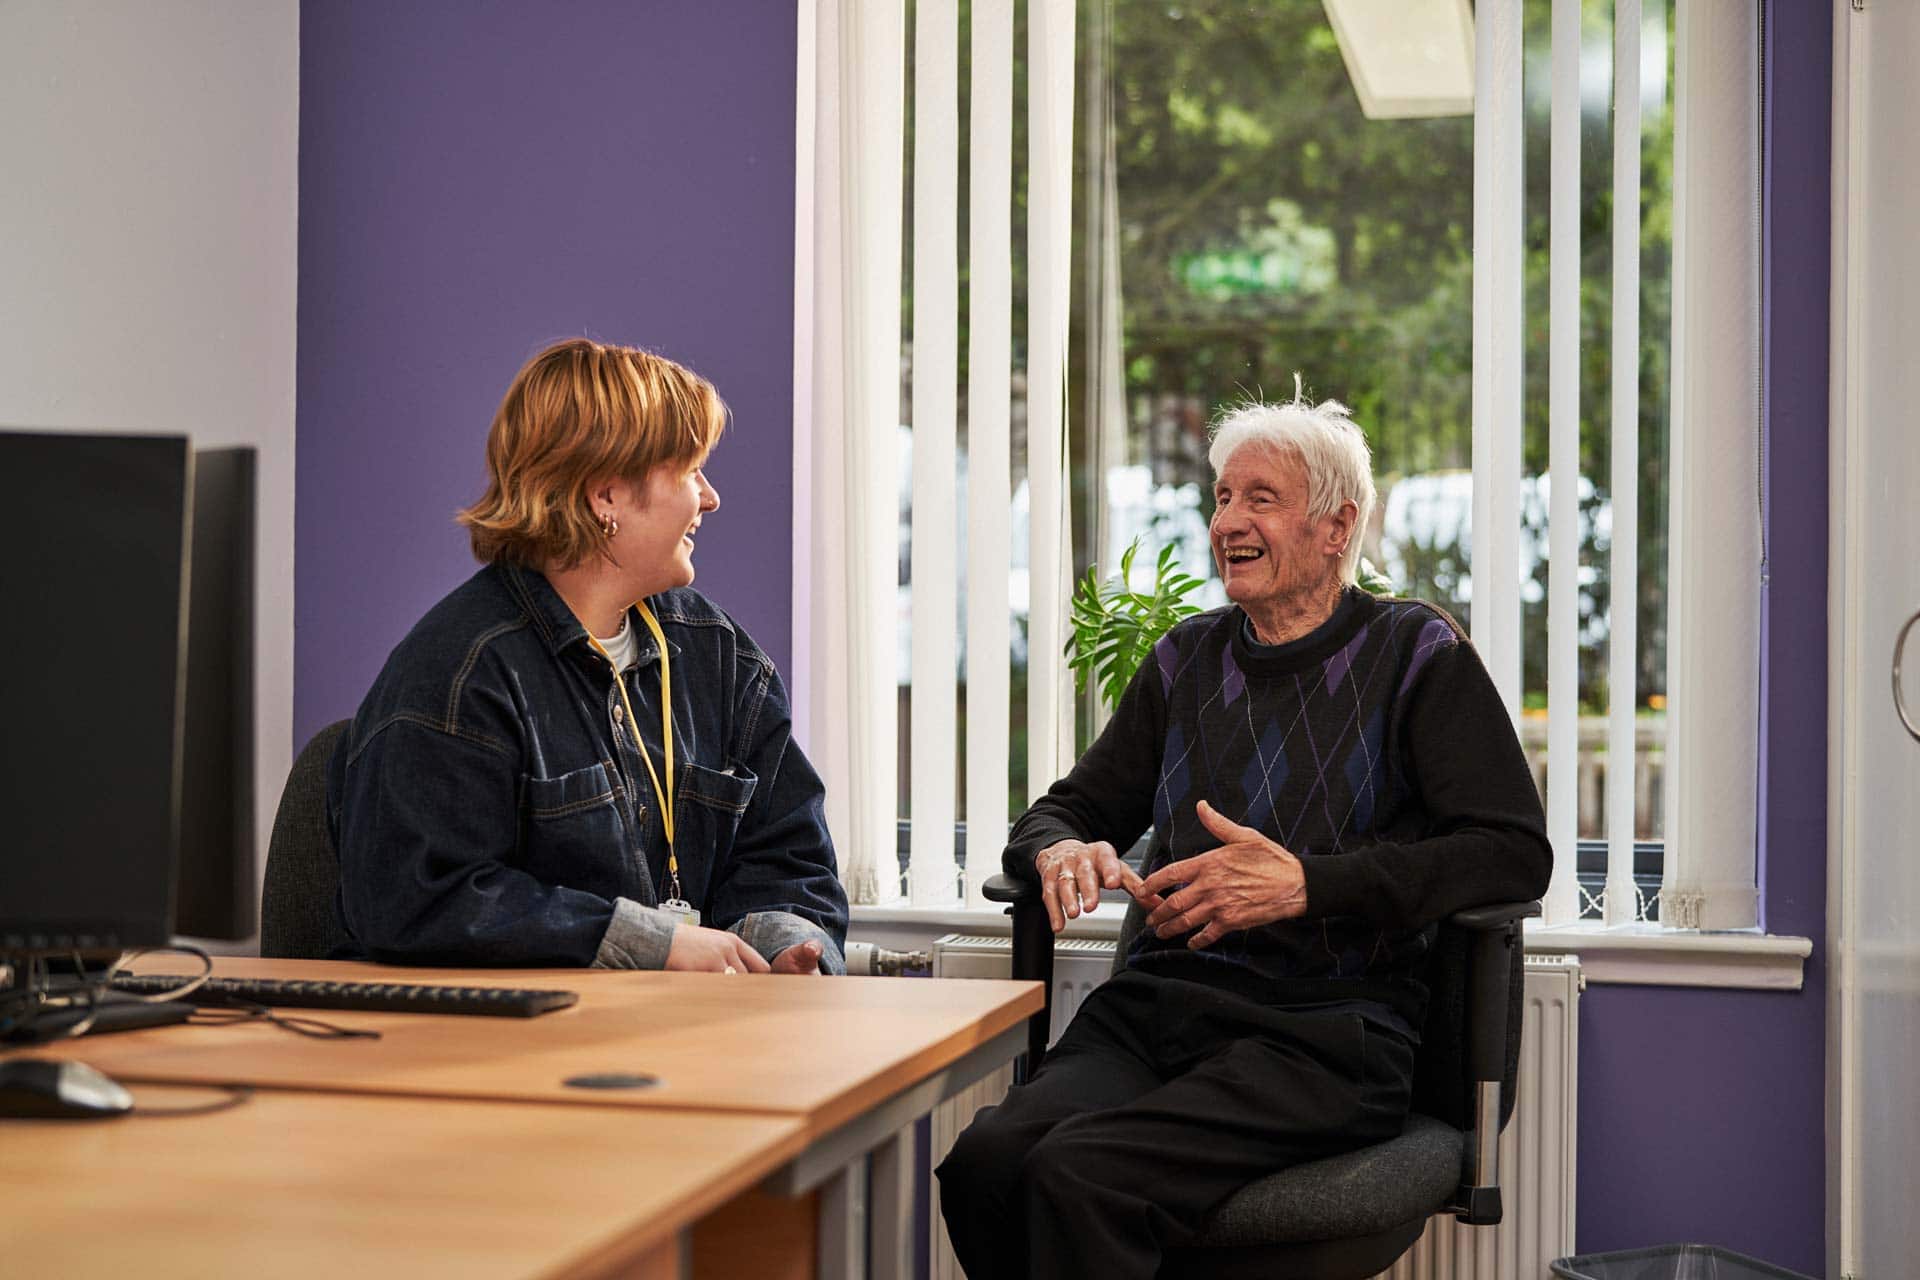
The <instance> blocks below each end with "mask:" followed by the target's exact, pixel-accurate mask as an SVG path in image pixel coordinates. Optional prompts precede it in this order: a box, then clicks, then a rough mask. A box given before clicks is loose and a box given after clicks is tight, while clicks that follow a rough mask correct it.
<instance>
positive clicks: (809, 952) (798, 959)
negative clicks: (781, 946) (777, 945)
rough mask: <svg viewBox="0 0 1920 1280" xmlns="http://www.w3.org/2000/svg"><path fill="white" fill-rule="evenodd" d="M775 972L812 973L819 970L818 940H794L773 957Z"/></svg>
mask: <svg viewBox="0 0 1920 1280" xmlns="http://www.w3.org/2000/svg"><path fill="white" fill-rule="evenodd" d="M773 971H774V972H775V973H813V974H817V973H819V972H820V944H819V943H818V942H796V943H794V944H793V945H792V946H790V947H788V948H787V949H786V950H785V951H782V952H780V954H778V955H776V956H775V957H774V958H773Z"/></svg>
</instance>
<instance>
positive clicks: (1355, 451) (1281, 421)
mask: <svg viewBox="0 0 1920 1280" xmlns="http://www.w3.org/2000/svg"><path fill="white" fill-rule="evenodd" d="M1249 445H1251V446H1254V447H1258V448H1264V449H1266V450H1268V451H1270V452H1272V453H1274V454H1277V455H1280V456H1283V457H1293V458H1297V459H1298V460H1299V462H1300V465H1301V466H1302V467H1304V468H1305V469H1306V472H1307V514H1308V515H1309V516H1310V517H1311V518H1313V519H1315V520H1318V519H1320V518H1321V517H1322V516H1328V515H1332V514H1333V513H1334V512H1335V511H1338V510H1339V509H1340V504H1341V503H1342V502H1351V503H1353V505H1354V506H1355V507H1356V508H1357V514H1356V515H1355V516H1354V521H1353V536H1352V537H1350V538H1348V539H1347V550H1346V554H1344V555H1343V556H1341V557H1340V580H1341V581H1342V582H1346V583H1348V584H1351V583H1352V582H1353V581H1354V580H1355V577H1356V574H1357V572H1358V570H1359V567H1360V538H1361V535H1362V534H1363V533H1364V532H1365V531H1366V528H1367V520H1368V518H1369V517H1370V516H1371V515H1372V514H1373V455H1372V453H1371V451H1369V450H1368V448H1367V439H1366V437H1365V436H1364V435H1362V434H1361V433H1360V428H1359V427H1358V426H1357V425H1355V423H1354V421H1353V419H1352V417H1350V416H1349V411H1348V409H1347V406H1345V405H1343V404H1341V403H1340V402H1339V401H1338V400H1322V401H1321V402H1320V403H1319V404H1314V403H1313V402H1312V401H1310V400H1307V399H1306V398H1305V396H1304V395H1303V394H1302V391H1301V386H1300V375H1299V374H1297V373H1296V374H1295V375H1294V376H1293V402H1292V403H1291V404H1263V403H1261V402H1260V401H1258V400H1249V401H1247V402H1245V403H1243V404H1239V405H1236V406H1234V407H1233V408H1231V409H1229V410H1228V411H1227V412H1226V413H1224V414H1222V415H1221V417H1220V420H1219V421H1218V422H1216V423H1214V426H1213V446H1212V448H1210V449H1209V450H1208V451H1207V461H1208V462H1209V463H1211V464H1212V466H1213V474H1214V475H1215V476H1216V477H1217V476H1219V474H1220V470H1221V468H1223V467H1225V466H1226V465H1227V460H1228V459H1229V458H1231V457H1233V455H1234V454H1236V453H1238V452H1239V451H1240V450H1242V449H1244V448H1247V447H1248V446H1249Z"/></svg>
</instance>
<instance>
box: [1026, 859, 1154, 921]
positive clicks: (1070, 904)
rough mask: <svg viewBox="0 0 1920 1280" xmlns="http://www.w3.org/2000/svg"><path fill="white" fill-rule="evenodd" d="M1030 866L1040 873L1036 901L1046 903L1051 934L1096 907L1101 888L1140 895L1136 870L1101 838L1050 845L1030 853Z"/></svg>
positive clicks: (1098, 902) (1137, 896)
mask: <svg viewBox="0 0 1920 1280" xmlns="http://www.w3.org/2000/svg"><path fill="white" fill-rule="evenodd" d="M1033 866H1034V870H1035V871H1037V872H1039V873H1040V900H1041V901H1042V902H1044V903H1045V904H1046V907H1047V919H1048V920H1049V921H1050V922H1051V923H1052V924H1053V931H1054V932H1055V933H1058V932H1060V931H1061V930H1062V929H1064V928H1066V927H1067V921H1069V920H1072V919H1074V918H1076V917H1078V916H1079V915H1080V914H1081V913H1082V912H1087V911H1092V910H1094V909H1095V908H1096V907H1098V906H1099V905H1100V890H1101V888H1102V887H1105V888H1108V889H1125V890H1126V891H1127V892H1128V893H1129V894H1131V895H1133V896H1134V897H1135V898H1139V897H1140V875H1139V873H1138V872H1136V871H1135V870H1134V869H1133V868H1132V867H1130V866H1128V865H1127V864H1126V863H1124V862H1122V861H1120V855H1119V853H1118V852H1117V851H1115V849H1114V847H1113V845H1112V844H1111V843H1109V842H1108V841H1105V840H1096V841H1094V842H1093V843H1092V844H1087V843H1084V842H1082V841H1079V840H1062V841H1060V842H1059V843H1057V844H1050V845H1048V846H1047V847H1046V848H1044V849H1042V850H1041V851H1040V852H1039V853H1038V854H1036V855H1035V856H1034V859H1033ZM1148 905H1149V906H1151V905H1153V904H1151V903H1149V904H1148Z"/></svg>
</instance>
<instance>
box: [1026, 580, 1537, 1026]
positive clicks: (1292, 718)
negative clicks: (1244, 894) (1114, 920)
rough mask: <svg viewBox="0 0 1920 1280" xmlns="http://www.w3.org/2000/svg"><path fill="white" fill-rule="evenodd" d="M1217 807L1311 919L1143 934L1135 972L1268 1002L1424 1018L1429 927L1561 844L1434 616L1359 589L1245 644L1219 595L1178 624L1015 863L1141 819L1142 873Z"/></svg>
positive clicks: (1494, 709) (1519, 888) (1240, 616)
mask: <svg viewBox="0 0 1920 1280" xmlns="http://www.w3.org/2000/svg"><path fill="white" fill-rule="evenodd" d="M1202 799H1205V800H1207V801H1208V802H1209V803H1210V804H1211V805H1212V806H1213V807H1214V808H1215V809H1217V810H1218V811H1219V812H1221V813H1222V814H1224V815H1226V816H1227V817H1228V818H1231V819H1232V820H1233V821H1235V822H1238V823H1240V824H1242V825H1245V826H1249V827H1253V828H1256V829H1257V830H1259V831H1260V832H1261V833H1262V834H1263V835H1265V836H1267V837H1268V838H1270V839H1272V840H1274V841H1276V842H1278V843H1279V844H1280V845H1282V846H1283V847H1284V848H1286V849H1287V850H1289V851H1290V852H1291V853H1292V854H1293V855H1294V856H1295V857H1297V858H1299V859H1300V861H1301V864H1302V871H1303V873H1304V876H1305V879H1306V891H1307V893H1306V896H1307V903H1306V914H1305V915H1304V916H1301V917H1297V918H1293V919H1287V920H1280V921H1276V922H1274V923H1271V924H1266V925H1262V926H1259V927H1256V928H1252V929H1245V930H1241V931H1238V932H1235V933H1230V934H1228V935H1227V936H1226V937H1224V938H1222V939H1220V940H1219V941H1218V942H1216V943H1214V944H1213V945H1212V946H1210V947H1207V948H1204V949H1192V948H1190V947H1189V946H1188V945H1187V944H1188V941H1189V939H1190V937H1191V935H1188V934H1183V935H1178V936H1175V937H1170V938H1159V937H1156V936H1155V935H1154V934H1153V932H1152V931H1150V930H1143V931H1142V932H1141V934H1140V935H1139V936H1138V937H1137V938H1136V939H1135V940H1134V942H1133V945H1132V948H1131V950H1130V952H1129V954H1128V956H1127V963H1128V965H1129V966H1130V967H1135V968H1139V969H1142V970H1145V971H1149V972H1153V973H1158V974H1161V975H1163V976H1167V977H1178V978H1185V979H1189V980H1192V981H1198V982H1203V983H1208V984H1210V985H1214V986H1220V987H1226V988H1229V989H1233V990H1236V991H1239V992H1241V993H1242V994H1245V995H1247V996H1248V997H1250V998H1253V999H1256V1000H1259V1001H1261V1002H1262V1003H1272V1004H1297V1003H1312V1002H1318V1001H1325V1000H1332V999H1351V998H1363V999H1374V1000H1380V1001H1383V1002H1386V1003H1389V1004H1391V1005H1393V1006H1394V1007H1395V1008H1397V1009H1398V1010H1399V1011H1400V1012H1401V1013H1402V1014H1403V1015H1404V1016H1406V1017H1407V1018H1408V1020H1409V1021H1410V1022H1412V1023H1413V1024H1414V1025H1415V1026H1417V1025H1419V1020H1420V1017H1421V1014H1422V1011H1423V1009H1424V1002H1425V994H1426V993H1425V988H1424V985H1423V984H1422V983H1421V981H1420V973H1421V967H1422V960H1423V957H1424V956H1425V954H1426V951H1427V949H1428V947H1429V946H1430V944H1431V941H1432V937H1433V933H1434V929H1435V927H1436V922H1437V921H1438V920H1439V919H1440V918H1441V917H1443V916H1444V915H1446V914H1448V913H1449V912H1451V911H1454V910H1458V909H1460V908H1461V907H1466V906H1473V905H1479V904H1482V903H1486V902H1491V901H1499V900H1504V899H1525V898H1531V897H1536V896H1538V895H1539V894H1540V893H1541V892H1543V891H1544V889H1545V886H1546V876H1547V870H1548V868H1549V866H1550V863H1551V855H1550V852H1549V850H1548V847H1547V842H1546V834H1545V821H1544V818H1543V815H1542V813H1541V809H1540V800H1539V796H1538V793H1537V792H1536V791H1535V789H1534V785H1533V781H1532V776H1531V774H1530V773H1529V771H1528V769H1527V766H1526V762H1525V759H1524V757H1523V755H1522V753H1521V750H1520V746H1519V742H1518V740H1517V739H1516V737H1515V735H1514V731H1513V725H1512V722H1511V720H1510V719H1509V718H1508V715H1507V712H1506V709H1505V707H1504V705H1503V704H1502V703H1501V701H1500V698H1499V696H1498V694H1497V693H1496V691H1495V690H1494V688H1493V684H1492V682H1491V680H1490V679H1489V678H1488V676H1487V673H1486V670H1485V668H1484V667H1483V666H1482V664H1481V662H1480V660H1479V657H1478V655H1477V654H1476V653H1475V652H1474V650H1473V647H1472V645H1471V644H1470V643H1469V642H1468V641H1467V639H1466V637H1465V636H1464V635H1463V634H1462V633H1461V631H1460V629H1459V628H1458V626H1456V625H1455V623H1454V622H1453V620H1452V619H1451V618H1449V617H1448V616H1447V615H1446V614H1445V613H1443V612H1441V611H1440V610H1439V609H1436V608H1435V607H1433V606H1432V605H1428V604H1425V603H1421V602H1418V601H1408V600H1389V599H1380V598H1376V597H1374V596H1371V595H1368V594H1366V593H1365V592H1362V591H1360V590H1359V589H1357V588H1349V589H1348V590H1347V591H1346V592H1345V593H1344V594H1343V595H1342V597H1341V599H1340V602H1339V604H1338V605H1337V607H1336V608H1335V610H1334V613H1333V615H1332V616H1331V617H1330V618H1329V619H1328V620H1327V621H1326V622H1325V623H1324V624H1322V625H1321V626H1320V627H1319V628H1317V629H1316V630H1315V631H1313V632H1312V633H1311V634H1309V635H1307V636H1304V637H1302V638H1300V639H1298V640H1295V641H1292V642H1290V643H1287V644H1282V645H1264V644H1259V643H1258V642H1256V641H1255V640H1254V639H1253V636H1252V633H1251V628H1250V627H1249V626H1248V624H1247V619H1246V615H1245V614H1244V613H1243V612H1242V611H1241V610H1240V609H1239V608H1238V607H1237V606H1229V607H1227V608H1224V609H1216V610H1214V611H1212V612H1209V613H1204V614H1201V615H1199V616H1197V617H1193V618H1190V619H1187V620H1186V621H1185V622H1182V623H1181V624H1179V625H1178V626H1176V627H1174V628H1173V629H1172V630H1171V631H1169V632H1168V633H1167V634H1166V635H1165V636H1164V637H1162V638H1161V640H1160V641H1159V643H1158V644H1157V645H1156V646H1155V648H1154V650H1153V654H1152V657H1151V658H1150V659H1149V660H1148V661H1147V662H1145V663H1143V664H1142V666H1141V669H1140V671H1139V672H1138V673H1137V674H1136V675H1135V677H1134V679H1133V681H1132V683H1131V684H1130V685H1129V687H1128V689H1127V691H1126V693H1125V695H1124V696H1123V697H1122V699H1121V701H1120V705H1119V706H1118V708H1116V710H1115V714H1114V718H1113V719H1112V721H1111V722H1110V723H1109V724H1108V726H1107V728H1106V730H1105V731H1104V732H1103V733H1102V734H1101V736H1100V738H1099V740H1098V741H1097V742H1096V743H1095V744H1094V745H1093V746H1092V747H1091V748H1089V749H1088V751H1087V753H1086V755H1085V756H1084V757H1082V759H1081V760H1080V762H1079V763H1078V764H1077V765H1076V766H1075V767H1074V769H1073V771H1072V772H1071V773H1070V774H1069V775H1068V776H1067V777H1066V778H1064V779H1062V780H1061V781H1060V782H1059V783H1056V784H1055V785H1054V787H1053V788H1052V789H1051V790H1049V792H1048V793H1047V795H1046V796H1045V797H1043V798H1041V799H1040V800H1039V801H1037V802H1035V804H1034V805H1033V807H1032V808H1031V809H1029V810H1028V812H1027V813H1026V814H1025V815H1023V816H1022V817H1021V819H1020V820H1019V822H1018V823H1016V824H1015V826H1014V830H1013V832H1012V836H1011V840H1010V843H1009V846H1008V849H1007V852H1006V856H1005V861H1006V865H1007V869H1008V870H1009V872H1011V873H1013V874H1016V875H1022V876H1024V877H1026V878H1029V879H1031V878H1033V877H1034V875H1035V872H1034V867H1033V860H1034V856H1035V855H1036V854H1037V853H1038V852H1039V851H1040V850H1042V849H1044V848H1046V847H1048V846H1049V845H1052V844H1053V843H1055V842H1056V841H1058V840H1061V839H1068V838H1072V839H1080V840H1087V841H1093V840H1109V841H1112V842H1113V844H1114V845H1115V846H1116V847H1117V848H1119V849H1121V850H1125V849H1127V848H1128V847H1129V846H1130V845H1132V844H1133V843H1134V841H1135V840H1136V839H1137V838H1138V836H1139V835H1140V834H1141V832H1142V831H1143V830H1145V829H1146V828H1147V827H1148V826H1149V825H1151V827H1152V832H1153V837H1152V841H1151V844H1150V846H1149V852H1148V855H1147V859H1146V864H1145V866H1144V868H1143V874H1151V873H1152V872H1153V871H1154V870H1157V869H1158V868H1160V867H1162V866H1164V865H1166V864H1167V863H1169V862H1172V861H1178V860H1182V859H1186V858H1191V857H1194V856H1195V855H1198V854H1202V853H1205V852H1207V851H1208V850H1211V849H1213V848H1215V847H1217V846H1218V845H1219V843H1220V841H1219V840H1218V839H1217V838H1215V837H1214V836H1213V835H1212V834H1211V833H1210V832H1209V831H1207V829H1206V828H1205V827H1204V826H1202V825H1201V822H1200V819H1199V817H1198V815H1197V813H1196V811H1195V805H1196V804H1197V802H1198V801H1200V800H1202Z"/></svg>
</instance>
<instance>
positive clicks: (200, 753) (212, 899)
mask: <svg viewBox="0 0 1920 1280" xmlns="http://www.w3.org/2000/svg"><path fill="white" fill-rule="evenodd" d="M254 475H255V463H254V450H252V449H250V448H235V449H197V450H195V451H194V455H193V536H192V539H191V546H192V550H191V552H190V553H189V558H188V571H187V596H188V613H187V691H186V705H185V711H184V725H183V729H182V732H183V745H182V751H181V781H180V854H179V863H178V870H177V872H176V874H175V876H174V894H173V931H174V932H175V933H184V934H190V935H192V936H193V937H196V938H224V939H228V940H239V939H241V938H249V937H252V936H253V934H254V932H255V931H256V930H257V929H258V928H259V910H258V904H259V900H260V882H259V878H258V875H257V872H256V866H257V864H256V861H255V848H256V843H255V839H254V819H253V806H254V767H253V761H254V753H253V747H254V731H253V678H254V673H253V629H254V628H253V621H254V619H253V611H254V583H253V545H254V511H255V480H254Z"/></svg>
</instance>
